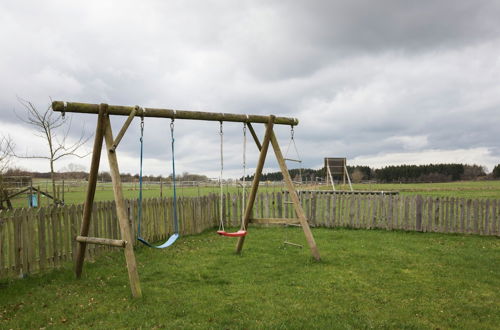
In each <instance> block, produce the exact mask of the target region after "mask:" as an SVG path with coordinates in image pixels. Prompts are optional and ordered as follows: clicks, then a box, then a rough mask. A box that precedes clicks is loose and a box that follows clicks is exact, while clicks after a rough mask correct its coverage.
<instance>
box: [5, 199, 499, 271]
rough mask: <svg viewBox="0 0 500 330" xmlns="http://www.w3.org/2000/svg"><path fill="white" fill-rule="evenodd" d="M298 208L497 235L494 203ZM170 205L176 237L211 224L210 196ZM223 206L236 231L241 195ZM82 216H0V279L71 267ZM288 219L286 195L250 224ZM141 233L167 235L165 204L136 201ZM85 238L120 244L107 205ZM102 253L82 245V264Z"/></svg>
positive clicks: (370, 224) (360, 221)
mask: <svg viewBox="0 0 500 330" xmlns="http://www.w3.org/2000/svg"><path fill="white" fill-rule="evenodd" d="M301 202H302V205H303V207H304V210H305V212H306V215H307V217H308V219H309V221H310V224H311V225H312V226H316V227H329V228H334V227H348V228H366V229H372V228H379V229H387V230H409V231H422V232H442V233H466V234H478V235H499V234H500V228H499V227H500V200H491V199H474V200H471V199H463V198H434V197H422V196H398V195H395V196H392V195H382V196H381V195H332V194H324V193H320V192H303V193H301ZM126 205H127V209H128V216H129V219H130V224H131V228H132V235H133V237H135V235H136V233H135V229H136V228H137V226H136V219H137V201H135V200H134V201H131V200H128V201H126ZM177 205H178V215H179V222H180V232H181V235H187V234H196V233H200V232H202V231H204V230H206V229H208V228H213V227H215V226H217V225H218V223H219V198H218V196H217V195H214V194H212V195H207V196H202V197H192V198H189V197H182V198H179V199H178V203H177ZM223 205H224V207H223V214H224V219H225V222H226V223H225V224H226V226H239V223H240V214H241V208H242V205H241V196H240V195H238V194H227V195H225V196H224V204H223ZM82 211H83V205H70V206H60V207H42V208H39V209H16V210H14V211H1V212H0V279H1V278H7V277H16V276H23V275H27V274H31V273H36V272H39V271H42V270H46V269H53V268H57V267H60V266H61V265H62V264H63V263H65V262H67V261H71V260H73V257H74V252H75V251H76V242H75V241H74V237H75V236H77V235H78V234H79V230H80V224H81V220H82V219H81V218H82ZM294 216H295V215H294V211H293V205H291V204H290V203H289V201H288V194H287V193H281V192H274V193H273V192H270V193H261V194H259V195H258V196H257V199H256V202H255V206H254V210H253V217H254V218H293V217H294ZM141 228H142V236H143V237H144V238H145V239H147V240H149V241H153V242H154V241H160V240H164V239H166V238H167V237H168V236H169V235H170V234H171V233H172V231H173V228H172V199H171V198H163V199H160V198H152V199H147V200H144V202H143V223H142V226H141ZM89 236H95V237H104V238H113V239H120V234H119V225H118V221H117V218H116V210H115V203H114V201H107V202H96V203H95V204H94V208H93V213H92V222H91V228H90V234H89ZM110 249H112V248H111V247H107V246H100V245H93V244H89V245H88V246H87V253H88V257H89V258H92V257H94V256H95V255H97V254H99V253H101V252H103V251H109V250H110Z"/></svg>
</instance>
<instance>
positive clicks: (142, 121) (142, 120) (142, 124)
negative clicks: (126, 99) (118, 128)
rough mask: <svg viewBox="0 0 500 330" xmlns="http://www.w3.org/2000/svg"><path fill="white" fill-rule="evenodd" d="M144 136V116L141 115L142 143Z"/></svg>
mask: <svg viewBox="0 0 500 330" xmlns="http://www.w3.org/2000/svg"><path fill="white" fill-rule="evenodd" d="M143 136H144V117H141V139H140V141H141V143H142V137H143Z"/></svg>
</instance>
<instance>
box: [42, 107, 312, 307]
mask: <svg viewBox="0 0 500 330" xmlns="http://www.w3.org/2000/svg"><path fill="white" fill-rule="evenodd" d="M52 110H53V111H56V112H62V113H63V114H64V113H66V112H72V113H84V114H97V115H98V118H97V125H96V132H95V138H94V146H93V152H92V160H91V166H90V175H89V180H88V187H87V193H86V197H85V203H84V207H83V218H82V225H81V228H80V235H79V236H77V237H76V241H77V242H78V245H77V251H76V258H75V274H76V277H77V278H80V277H81V275H82V270H83V263H84V259H85V249H86V245H87V244H103V245H109V246H115V247H121V248H123V249H124V254H125V260H126V265H127V270H128V276H129V282H130V288H131V291H132V296H133V297H141V296H142V291H141V286H140V280H139V275H138V271H137V263H136V259H135V254H134V249H133V237H132V236H131V231H130V226H129V221H128V218H127V213H126V208H125V200H124V197H123V189H122V184H121V179H120V171H119V167H118V157H117V148H118V146H119V144H120V141H121V139H122V138H123V136H124V134H125V132H126V131H127V129H128V127H129V126H130V124H131V122H132V121H133V119H134V118H135V117H141V118H144V117H154V118H170V119H172V120H176V119H190V120H204V121H219V122H220V123H221V125H222V122H241V123H245V124H246V126H247V127H248V129H249V131H250V133H251V135H252V137H253V140H254V142H255V144H256V145H257V148H258V149H259V151H260V153H259V159H258V162H257V167H256V170H255V174H254V177H253V181H252V185H251V189H250V194H249V196H248V200H247V201H246V206H245V212H244V215H243V218H242V229H241V230H243V229H244V231H245V235H235V236H236V237H238V242H237V244H236V253H241V251H242V249H243V245H244V243H245V238H246V237H247V235H246V228H248V224H249V223H250V221H251V222H253V223H273V222H276V221H278V219H254V218H252V217H251V216H252V209H253V205H254V203H255V198H256V196H257V191H258V188H259V182H260V177H261V174H262V170H263V168H264V163H265V160H266V156H267V153H268V150H269V145H271V146H272V148H273V150H274V154H275V156H276V160H277V161H278V164H279V166H280V170H281V172H282V175H283V180H284V182H285V186H286V189H287V190H288V192H289V196H290V199H291V201H290V203H291V204H293V207H294V210H295V214H296V218H293V219H279V221H283V222H285V223H297V224H300V226H301V227H302V230H303V232H304V236H305V238H306V241H307V244H308V245H309V248H310V250H311V254H312V256H313V257H314V259H316V260H320V254H319V251H318V248H317V246H316V242H315V240H314V237H313V234H312V232H311V228H310V226H309V223H308V220H307V218H306V215H305V212H304V210H303V208H302V206H301V203H300V200H299V196H298V194H297V191H296V190H295V187H294V185H293V182H292V179H291V177H290V174H289V172H288V168H287V165H286V161H285V157H283V154H282V152H281V149H280V146H279V144H278V140H277V138H276V135H275V133H274V125H290V126H292V127H293V126H295V125H298V120H297V119H296V118H288V117H276V116H274V115H269V116H262V115H242V114H232V113H215V112H201V111H186V110H172V109H156V108H140V107H137V106H135V107H132V106H118V105H108V104H105V103H101V104H89V103H75V102H63V101H54V102H53V103H52ZM112 115H116V116H127V119H126V120H125V123H124V124H123V127H122V128H121V129H120V131H119V133H118V134H117V136H116V137H115V138H113V132H112V130H111V122H110V116H112ZM254 123H260V124H264V125H265V134H264V138H263V140H262V141H260V139H259V137H258V136H257V134H256V132H255V130H254V128H253V126H252V124H254ZM172 140H173V137H172ZM103 141H104V142H105V144H106V151H107V156H108V163H109V168H110V173H111V180H112V184H113V193H114V198H115V203H116V211H117V212H116V213H117V217H118V221H119V225H120V234H121V239H120V240H116V239H108V238H99V237H89V236H88V234H89V228H90V220H91V213H92V205H93V202H94V196H95V191H96V184H97V174H98V171H99V164H100V156H101V151H102V145H103ZM174 209H175V207H174ZM174 235H177V236H176V237H174V238H172V237H173V236H172V237H171V238H169V240H167V242H165V243H164V244H167V243H169V241H170V240H171V239H172V242H171V243H173V241H175V239H177V237H178V230H177V232H176V233H174ZM138 238H141V237H138ZM148 244H149V243H148Z"/></svg>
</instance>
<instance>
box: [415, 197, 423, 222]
mask: <svg viewBox="0 0 500 330" xmlns="http://www.w3.org/2000/svg"><path fill="white" fill-rule="evenodd" d="M416 208H417V210H416V219H415V230H416V231H422V196H420V195H417V198H416Z"/></svg>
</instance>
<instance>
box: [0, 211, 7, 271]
mask: <svg viewBox="0 0 500 330" xmlns="http://www.w3.org/2000/svg"><path fill="white" fill-rule="evenodd" d="M0 212H2V211H0ZM6 222H7V219H6V218H4V215H3V214H2V217H0V278H5V277H7V274H6V273H7V271H6V269H5V260H6V258H5V254H6V252H5V251H6V250H7V244H6V242H7V237H6V236H7V233H6V229H7V226H6Z"/></svg>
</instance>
